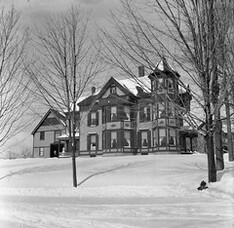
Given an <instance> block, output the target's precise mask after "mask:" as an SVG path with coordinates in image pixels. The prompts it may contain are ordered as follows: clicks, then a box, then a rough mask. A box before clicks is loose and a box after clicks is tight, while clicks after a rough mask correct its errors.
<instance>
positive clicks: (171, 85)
mask: <svg viewBox="0 0 234 228" xmlns="http://www.w3.org/2000/svg"><path fill="white" fill-rule="evenodd" d="M167 88H168V91H173V80H172V79H167Z"/></svg>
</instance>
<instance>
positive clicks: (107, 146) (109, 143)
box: [105, 131, 111, 149]
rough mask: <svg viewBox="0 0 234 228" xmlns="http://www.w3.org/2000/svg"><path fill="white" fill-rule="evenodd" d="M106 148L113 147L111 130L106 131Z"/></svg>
mask: <svg viewBox="0 0 234 228" xmlns="http://www.w3.org/2000/svg"><path fill="white" fill-rule="evenodd" d="M105 139H106V148H108V149H109V148H111V132H110V131H106V137H105Z"/></svg>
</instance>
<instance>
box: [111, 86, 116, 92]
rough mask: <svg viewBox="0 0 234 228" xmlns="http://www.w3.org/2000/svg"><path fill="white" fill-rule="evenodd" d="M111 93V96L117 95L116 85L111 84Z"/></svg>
mask: <svg viewBox="0 0 234 228" xmlns="http://www.w3.org/2000/svg"><path fill="white" fill-rule="evenodd" d="M110 93H111V94H115V93H116V85H115V84H111V85H110Z"/></svg>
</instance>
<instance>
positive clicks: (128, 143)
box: [124, 131, 131, 147]
mask: <svg viewBox="0 0 234 228" xmlns="http://www.w3.org/2000/svg"><path fill="white" fill-rule="evenodd" d="M124 147H131V133H130V132H129V131H125V132H124Z"/></svg>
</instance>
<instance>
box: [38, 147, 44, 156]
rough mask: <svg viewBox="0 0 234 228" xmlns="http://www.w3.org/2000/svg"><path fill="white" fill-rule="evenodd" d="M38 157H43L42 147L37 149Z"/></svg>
mask: <svg viewBox="0 0 234 228" xmlns="http://www.w3.org/2000/svg"><path fill="white" fill-rule="evenodd" d="M39 156H40V157H43V156H44V148H43V147H40V148H39Z"/></svg>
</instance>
